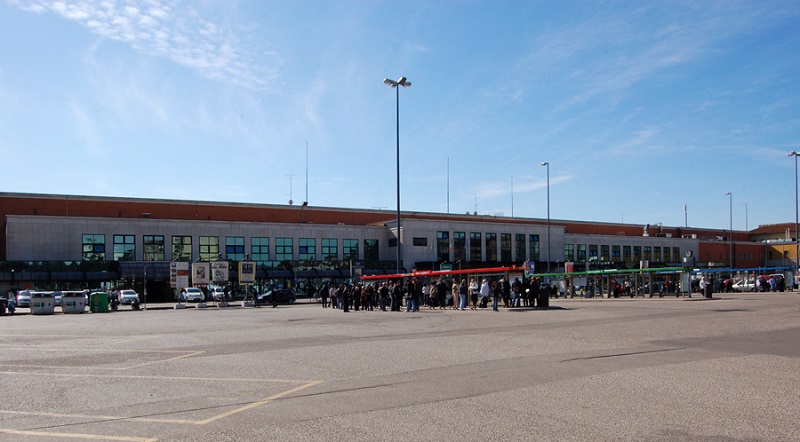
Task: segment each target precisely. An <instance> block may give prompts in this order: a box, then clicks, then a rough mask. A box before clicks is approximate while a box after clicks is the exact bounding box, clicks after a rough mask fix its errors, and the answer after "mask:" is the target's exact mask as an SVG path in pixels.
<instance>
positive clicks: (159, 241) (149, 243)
mask: <svg viewBox="0 0 800 442" xmlns="http://www.w3.org/2000/svg"><path fill="white" fill-rule="evenodd" d="M142 242H143V243H144V248H143V250H142V259H144V260H145V261H166V258H165V256H164V250H165V249H164V235H144V237H143V238H142Z"/></svg>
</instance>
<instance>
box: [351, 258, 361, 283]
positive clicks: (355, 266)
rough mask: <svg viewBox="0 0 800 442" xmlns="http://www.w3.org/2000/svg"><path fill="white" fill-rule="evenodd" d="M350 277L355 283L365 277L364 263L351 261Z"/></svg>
mask: <svg viewBox="0 0 800 442" xmlns="http://www.w3.org/2000/svg"><path fill="white" fill-rule="evenodd" d="M350 276H351V277H352V278H353V281H360V280H361V277H362V276H364V261H350Z"/></svg>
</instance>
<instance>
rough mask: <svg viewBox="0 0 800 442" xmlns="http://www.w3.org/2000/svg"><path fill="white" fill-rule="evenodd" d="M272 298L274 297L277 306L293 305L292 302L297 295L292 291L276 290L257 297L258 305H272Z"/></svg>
mask: <svg viewBox="0 0 800 442" xmlns="http://www.w3.org/2000/svg"><path fill="white" fill-rule="evenodd" d="M273 296H274V297H275V301H276V303H277V304H294V302H295V301H296V300H297V294H296V293H295V292H294V290H290V289H276V290H270V291H268V292H267V293H262V294H260V295H258V303H259V304H261V305H269V304H272V297H273Z"/></svg>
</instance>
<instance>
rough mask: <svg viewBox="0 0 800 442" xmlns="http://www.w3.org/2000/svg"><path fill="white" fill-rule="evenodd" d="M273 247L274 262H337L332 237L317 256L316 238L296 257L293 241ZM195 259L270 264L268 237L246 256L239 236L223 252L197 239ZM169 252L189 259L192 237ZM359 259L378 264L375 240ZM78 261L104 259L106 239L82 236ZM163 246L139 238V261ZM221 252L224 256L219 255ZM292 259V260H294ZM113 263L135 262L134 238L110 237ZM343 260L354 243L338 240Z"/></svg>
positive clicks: (176, 241)
mask: <svg viewBox="0 0 800 442" xmlns="http://www.w3.org/2000/svg"><path fill="white" fill-rule="evenodd" d="M274 239H275V244H274V260H275V261H292V260H295V259H297V260H299V261H304V260H338V259H340V258H339V240H338V239H336V238H323V239H322V240H321V244H320V252H321V253H320V254H318V253H317V240H316V238H299V239H298V240H297V254H296V255H295V253H294V243H295V240H294V238H282V237H277V238H274ZM198 242H199V243H198V249H199V259H200V260H202V261H214V260H216V259H219V257H220V256H224V257H225V259H227V260H229V261H243V260H244V259H245V258H246V257H247V255H248V254H249V255H250V257H249V258H250V259H252V260H254V261H271V259H270V238H269V237H253V238H250V250H249V253H248V251H247V250H246V246H245V238H244V237H243V236H227V237H225V244H224V250H222V249H221V248H220V239H219V237H218V236H200V237H198ZM169 246H170V250H171V252H172V254H171V257H170V259H171V260H174V261H191V260H192V237H191V236H182V235H175V236H172V241H171V243H170V245H169ZM363 247H364V248H363V259H364V260H367V261H378V259H379V254H378V240H377V239H365V240H364V244H363ZM82 249H83V253H82V259H83V260H84V261H104V260H106V236H105V235H103V234H84V235H83V238H82ZM166 251H167V243H166V239H165V237H164V235H144V236H143V237H142V260H143V261H166V260H167V256H166ZM223 252H224V254H223ZM295 257H296V258H295ZM112 259H113V260H114V261H134V260H136V238H135V237H134V235H113V258H112ZM341 259H343V260H349V259H359V254H358V240H357V239H343V240H342V257H341Z"/></svg>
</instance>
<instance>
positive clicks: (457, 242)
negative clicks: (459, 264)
mask: <svg viewBox="0 0 800 442" xmlns="http://www.w3.org/2000/svg"><path fill="white" fill-rule="evenodd" d="M466 260H467V234H466V233H465V232H453V261H466Z"/></svg>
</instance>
